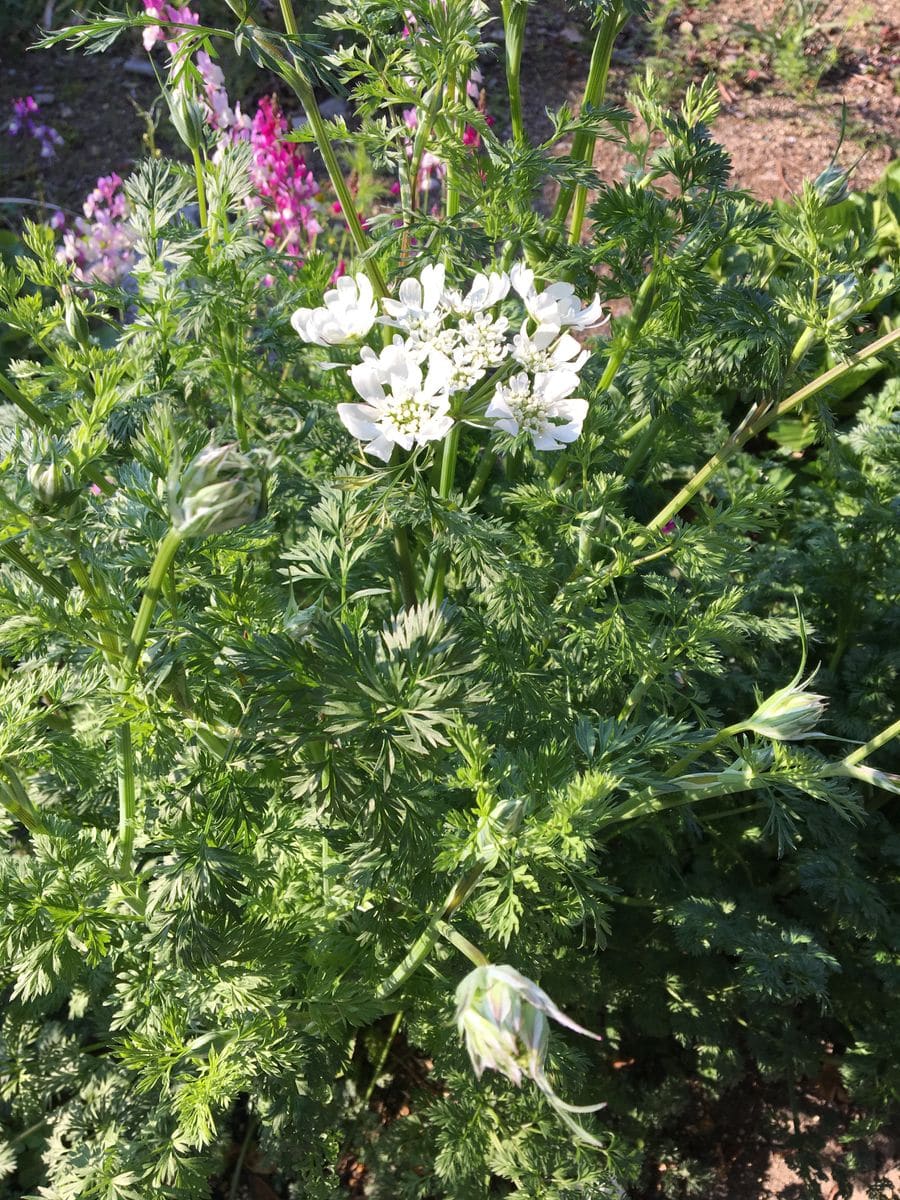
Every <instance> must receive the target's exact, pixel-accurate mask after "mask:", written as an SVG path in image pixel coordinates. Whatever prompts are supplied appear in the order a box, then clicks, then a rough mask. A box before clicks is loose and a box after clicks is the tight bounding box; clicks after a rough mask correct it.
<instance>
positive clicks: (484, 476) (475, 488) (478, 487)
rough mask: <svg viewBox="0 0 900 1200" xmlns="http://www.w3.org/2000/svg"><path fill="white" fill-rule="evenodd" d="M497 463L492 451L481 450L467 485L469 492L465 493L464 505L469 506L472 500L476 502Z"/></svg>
mask: <svg viewBox="0 0 900 1200" xmlns="http://www.w3.org/2000/svg"><path fill="white" fill-rule="evenodd" d="M496 462H497V455H496V454H495V453H494V451H493V450H483V451H482V452H481V459H480V461H479V463H478V469H477V470H476V472H475V474H474V476H473V478H472V482H471V483H470V484H469V490H468V491H467V492H466V503H467V504H471V503H472V501H473V500H477V499H478V497H479V496H480V495H481V493H482V492H483V491H484V489H485V488H486V487H487V481H488V480H489V479H490V477H491V472H492V471H493V469H494V466H495V464H496Z"/></svg>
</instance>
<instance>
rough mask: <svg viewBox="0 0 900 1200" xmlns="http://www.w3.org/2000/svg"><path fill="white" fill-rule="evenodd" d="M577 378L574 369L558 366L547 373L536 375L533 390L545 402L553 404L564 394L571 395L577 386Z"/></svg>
mask: <svg viewBox="0 0 900 1200" xmlns="http://www.w3.org/2000/svg"><path fill="white" fill-rule="evenodd" d="M578 383H579V379H578V376H577V375H576V374H575V372H574V371H566V370H563V369H562V368H558V369H557V370H555V371H550V372H549V374H542V375H536V376H535V379H534V390H535V392H536V393H538V394H539V395H540V397H541V399H542V400H543V401H544V402H545V403H547V404H554V403H556V402H557V401H558V400H562V399H563V397H564V396H571V394H572V392H574V390H575V389H576V388H577V387H578Z"/></svg>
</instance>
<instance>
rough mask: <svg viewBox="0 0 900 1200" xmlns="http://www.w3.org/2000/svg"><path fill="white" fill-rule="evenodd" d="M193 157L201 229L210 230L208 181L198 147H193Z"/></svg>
mask: <svg viewBox="0 0 900 1200" xmlns="http://www.w3.org/2000/svg"><path fill="white" fill-rule="evenodd" d="M191 157H192V158H193V160H194V180H195V182H196V184H197V207H198V208H199V210H200V228H201V229H203V230H206V231H208V230H209V210H208V209H207V206H206V179H205V178H204V175H203V159H202V158H201V157H200V151H199V150H198V149H197V147H196V146H191Z"/></svg>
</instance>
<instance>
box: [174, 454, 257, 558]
mask: <svg viewBox="0 0 900 1200" xmlns="http://www.w3.org/2000/svg"><path fill="white" fill-rule="evenodd" d="M169 513H170V516H171V519H172V527H173V528H174V529H175V530H176V532H178V533H180V534H181V536H182V537H206V536H208V535H209V534H214V533H224V532H225V531H226V530H228V529H236V528H237V527H238V526H240V525H247V524H249V523H250V522H251V521H257V520H259V519H260V517H263V516H265V513H266V486H265V471H264V469H263V468H262V467H260V466H259V465H258V464H257V463H255V462H254V461H253V460H252V459H251V458H249V457H248V456H247V455H246V454H242V453H241V452H240V450H238V449H237V447H236V446H234V445H227V446H207V447H206V449H205V450H201V451H200V453H199V454H198V455H197V456H196V458H194V459H192V460H191V462H189V463H188V465H187V466H186V467H185V469H184V471H183V472H182V474H181V477H180V478H178V479H176V480H173V481H170V484H169Z"/></svg>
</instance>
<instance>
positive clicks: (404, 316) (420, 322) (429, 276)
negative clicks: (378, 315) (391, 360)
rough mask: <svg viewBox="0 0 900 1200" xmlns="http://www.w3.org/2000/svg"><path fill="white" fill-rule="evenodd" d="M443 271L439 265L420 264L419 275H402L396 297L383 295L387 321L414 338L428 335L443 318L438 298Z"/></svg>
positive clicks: (422, 337)
mask: <svg viewBox="0 0 900 1200" xmlns="http://www.w3.org/2000/svg"><path fill="white" fill-rule="evenodd" d="M445 279H446V272H445V271H444V268H443V266H442V265H438V266H427V267H425V268H423V270H422V274H421V276H420V278H419V279H415V278H409V279H404V280H403V282H402V283H401V284H400V292H399V297H400V298H399V299H398V300H392V299H391V298H390V297H389V296H388V297H386V298H385V299H384V300H383V301H382V304H383V305H384V311H385V312H386V313H387V314H388V316H387V324H389V325H396V326H399V328H400V329H403V330H405V331H406V333H408V334H410V335H411V336H412V337H414V338H416V339H417V340H418V341H426V340H428V339H430V338H431V337H432V336H433V335H434V334H436V333H437V331H438V330H439V329H440V327H441V324H442V322H443V319H444V314H443V305H442V301H443V298H444V281H445Z"/></svg>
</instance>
